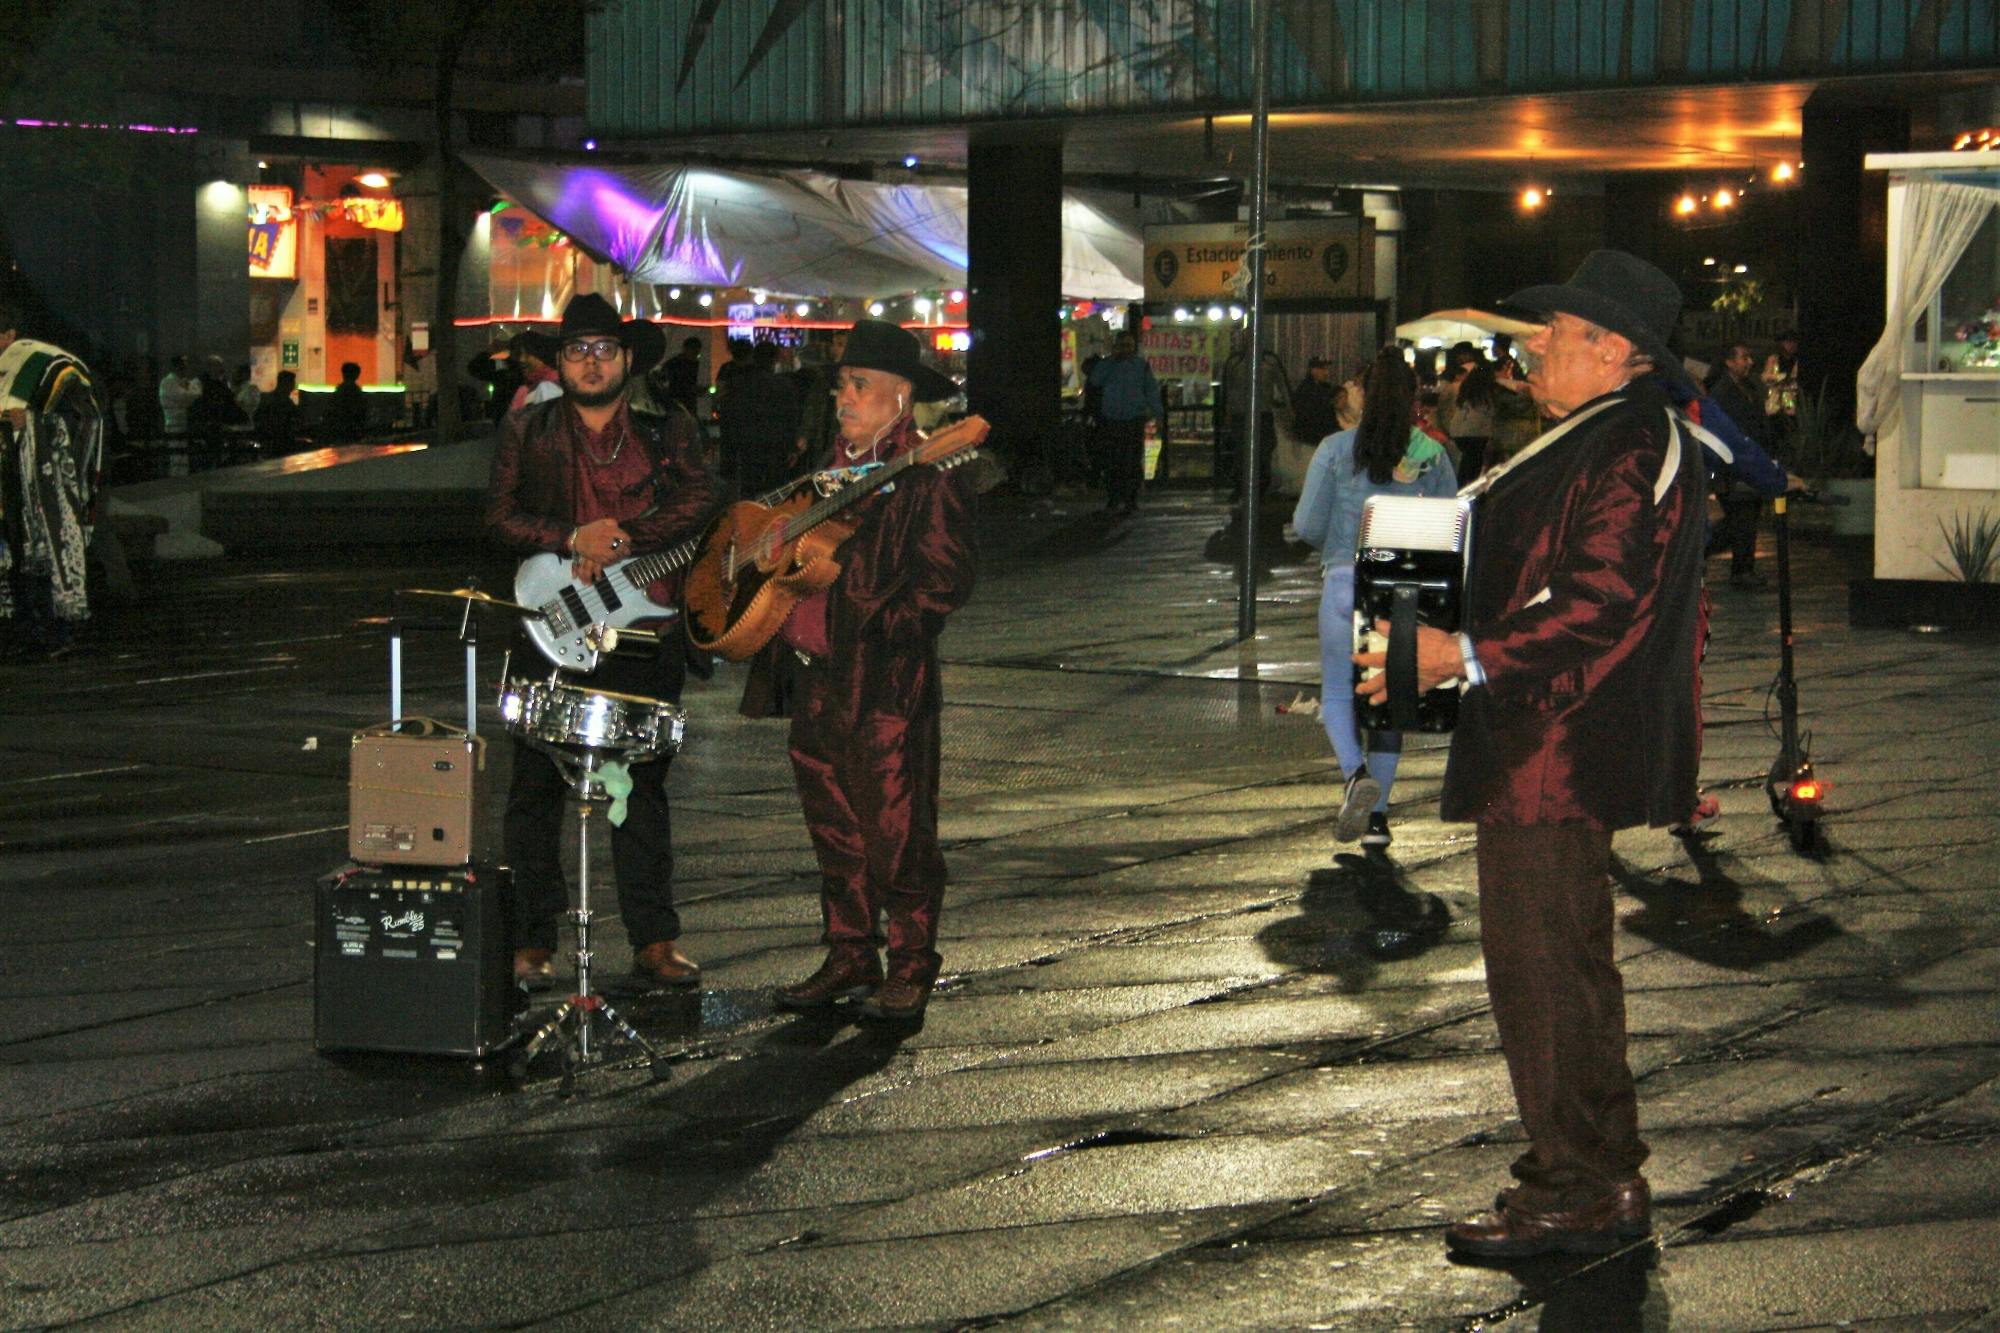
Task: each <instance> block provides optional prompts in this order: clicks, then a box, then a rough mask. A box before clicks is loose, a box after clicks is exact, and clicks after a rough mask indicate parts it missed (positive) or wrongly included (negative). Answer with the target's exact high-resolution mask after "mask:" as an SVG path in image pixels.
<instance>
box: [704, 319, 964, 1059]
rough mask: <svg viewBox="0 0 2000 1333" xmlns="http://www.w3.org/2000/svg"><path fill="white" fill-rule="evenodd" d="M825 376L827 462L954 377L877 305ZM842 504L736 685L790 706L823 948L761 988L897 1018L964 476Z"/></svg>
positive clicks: (900, 422) (911, 995)
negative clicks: (831, 541)
mask: <svg viewBox="0 0 2000 1333" xmlns="http://www.w3.org/2000/svg"><path fill="white" fill-rule="evenodd" d="M836 376H837V379H836V385H837V387H836V388H835V390H834V405H835V411H836V415H837V417H838V420H839V426H840V436H839V439H838V440H837V442H836V443H835V446H834V453H835V455H836V457H835V459H834V465H835V466H836V467H841V468H862V467H866V466H868V465H869V464H874V463H887V462H890V461H892V460H894V459H896V458H897V457H899V456H900V455H902V454H904V453H906V452H907V451H909V450H910V449H912V448H914V447H915V446H916V445H917V444H918V443H919V442H920V441H921V439H922V437H921V436H920V435H919V434H918V433H917V429H916V425H915V423H914V422H913V421H912V420H911V419H910V410H911V408H912V407H914V406H915V405H916V404H917V403H920V402H937V401H940V400H942V399H945V398H949V397H952V396H954V395H955V394H956V393H957V392H958V386H957V385H956V384H955V383H954V382H953V381H952V380H951V378H950V377H949V376H947V375H944V374H942V373H940V372H938V371H936V370H934V369H932V368H931V367H930V366H927V365H925V364H924V361H923V354H922V348H921V347H920V346H919V344H918V342H917V340H916V338H915V337H914V336H913V335H912V334H910V333H909V332H907V331H906V330H904V329H901V328H899V327H897V326H896V325H894V324H889V323H885V322H883V321H880V320H872V319H865V320H862V321H861V322H860V323H858V324H856V325H855V326H854V328H853V330H852V331H851V332H850V333H849V334H848V336H847V345H846V347H845V348H844V349H843V350H842V352H841V355H840V358H839V360H838V362H837V363H836ZM847 512H848V514H849V515H851V516H852V518H853V520H854V522H855V531H854V535H853V536H851V537H849V538H847V540H846V541H844V542H843V543H842V544H841V546H840V548H839V551H838V553H837V558H838V560H839V562H840V566H841V572H840V576H839V577H838V578H837V579H836V580H835V581H834V583H833V585H832V586H831V587H830V588H828V589H827V590H826V591H824V592H822V593H820V594H818V595H817V596H814V597H810V598H807V599H806V600H803V601H801V602H800V603H799V604H798V605H797V606H796V607H794V608H793V610H792V612H791V614H790V615H789V616H788V617H787V618H786V620H785V622H784V624H783V626H782V628H781V629H780V630H779V632H778V634H777V635H776V636H774V637H773V638H772V640H771V642H770V643H769V644H767V645H766V646H765V648H764V649H763V651H762V652H760V653H759V654H758V655H757V656H756V658H754V659H753V661H752V666H751V672H750V680H749V684H748V686H747V687H746V689H745V690H744V696H743V711H744V712H745V713H747V714H749V715H750V716H752V717H767V716H779V715H784V716H789V717H790V718H791V756H792V772H793V776H794V777H795V778H796V780H797V783H798V789H799V803H800V805H801V807H802V808H803V810H804V812H805V817H806V826H807V828H808V830H809V831H810V833H811V835H812V841H813V851H814V855H815V857H816V859H817V860H818V863H819V871H820V911H821V917H822V920H823V923H824V931H823V933H822V936H821V939H822V942H823V943H824V944H825V945H826V947H827V952H826V957H825V959H824V961H823V962H822V963H821V964H820V967H819V969H818V970H817V971H815V972H814V973H813V974H812V975H811V976H810V977H808V978H806V979H805V980H804V981H801V982H798V983H797V984H795V985H790V986H784V987H781V988H779V990H778V993H777V997H776V999H777V1003H778V1004H779V1005H780V1006H781V1007H784V1008H788V1009H821V1008H827V1007H831V1006H832V1005H834V1004H836V1003H837V1002H839V1001H841V1000H844V999H853V1000H860V1001H862V1007H861V1016H862V1017H863V1018H866V1019H874V1020H888V1021H893V1022H906V1023H907V1022H914V1021H916V1020H920V1019H921V1018H922V1017H923V1013H924V1007H925V1005H926V1004H927V1003H928V1002H929V999H930V993H931V987H932V985H933V984H934V983H935V982H936V980H937V975H938V968H939V965H940V962H941V960H940V958H939V956H938V953H937V948H936V945H937V930H938V912H939V909H940V907H941V905H942V902H943V898H944V885H945V865H944V856H943V854H942V853H941V852H940V851H939V849H938V836H937V816H938V762H939V751H940V744H939V716H940V713H941V712H942V709H943V698H942V694H941V691H940V688H939V669H938V654H937V636H938V634H939V633H940V632H941V631H942V630H943V628H944V621H945V617H946V616H948V615H949V614H950V613H951V612H952V611H954V610H956V609H957V608H958V607H960V606H961V605H963V604H964V603H965V600H966V598H967V597H969V596H970V595H971V593H972V580H973V564H974V552H973V531H972V527H973V512H972V490H971V488H970V486H968V485H967V484H966V482H965V480H964V477H963V474H962V473H960V472H944V471H938V470H936V469H933V468H929V467H913V468H910V469H909V470H908V471H906V472H904V473H903V474H901V475H900V476H899V477H898V478H897V479H896V482H895V484H894V486H893V487H892V488H890V489H888V490H885V491H881V492H878V493H876V494H875V495H873V496H871V497H869V498H868V499H866V500H863V501H861V502H860V504H859V505H857V506H856V507H855V508H854V509H852V510H849V511H847ZM885 925H886V931H885V929H884V927H885ZM885 953H886V967H885V965H884V963H885V957H884V955H885Z"/></svg>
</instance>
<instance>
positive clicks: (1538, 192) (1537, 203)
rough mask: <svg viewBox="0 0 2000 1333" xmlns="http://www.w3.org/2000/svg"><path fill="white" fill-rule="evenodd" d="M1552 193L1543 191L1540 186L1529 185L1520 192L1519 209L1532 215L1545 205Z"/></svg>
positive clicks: (1552, 191)
mask: <svg viewBox="0 0 2000 1333" xmlns="http://www.w3.org/2000/svg"><path fill="white" fill-rule="evenodd" d="M1554 193H1555V191H1554V190H1545V189H1542V188H1541V187H1540V186H1536V185H1530V186H1528V187H1527V188H1526V189H1524V190H1522V191H1521V207H1522V208H1524V209H1526V210H1527V211H1528V212H1530V213H1532V212H1534V211H1535V210H1536V209H1538V208H1540V207H1541V206H1542V205H1543V204H1545V203H1547V202H1548V199H1549V196H1550V195H1552V194H1554Z"/></svg>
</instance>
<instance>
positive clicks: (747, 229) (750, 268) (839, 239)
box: [466, 154, 1144, 301]
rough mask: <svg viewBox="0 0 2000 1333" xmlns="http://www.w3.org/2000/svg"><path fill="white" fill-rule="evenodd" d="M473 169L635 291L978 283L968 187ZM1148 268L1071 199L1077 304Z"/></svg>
mask: <svg viewBox="0 0 2000 1333" xmlns="http://www.w3.org/2000/svg"><path fill="white" fill-rule="evenodd" d="M466 161H467V162H468V163H469V164H470V165H471V166H472V167H473V168H474V169H475V170H476V171H478V172H479V174H480V175H482V176H484V177H485V178H486V180H487V181H488V182H489V183H490V184H491V185H492V186H493V188H494V189H496V190H498V191H499V192H500V193H501V194H503V195H505V196H506V197H507V198H509V199H511V200H512V201H513V202H515V203H516V204H519V205H520V206H521V207H523V208H525V209H527V210H528V211H529V212H531V213H534V214H535V215H536V216H538V217H540V218H542V219H544V220H545V221H547V222H548V223H549V225H551V226H553V227H556V228H558V229H559V230H561V231H562V232H563V233H565V234H566V235H568V236H569V237H570V238H571V239H572V240H573V241H574V242H575V243H576V244H577V245H579V246H581V247H583V249H584V250H585V251H586V252H587V253H589V254H592V255H594V256H598V257H601V258H602V259H604V260H607V261H609V262H610V263H612V264H615V265H616V266H617V267H618V268H619V269H620V270H621V271H622V272H624V273H625V274H626V275H627V276H629V277H630V278H631V279H632V280H633V281H635V282H647V283H654V284H659V285H668V284H675V285H682V286H710V287H754V288H758V289H760V290H763V291H768V292H771V293H773V294H778V295H784V296H805V297H829V296H891V295H896V294H899V293H903V292H910V291H923V290H927V289H937V288H946V287H963V286H964V285H965V281H966V278H965V265H966V189H965V187H964V186H962V185H917V184H909V185H886V184H881V183H878V182H873V181H850V180H841V179H839V178H838V177H835V176H829V175H825V174H822V173H819V172H806V171H791V172H778V173H770V174H764V173H756V172H747V171H725V170H720V169H717V168H712V167H689V166H680V167H667V166H659V167H654V166H614V165H610V164H600V163H596V162H586V163H552V162H539V161H530V160H525V159H519V158H508V157H497V156H491V155H480V154H469V155H467V157H466ZM1143 259H1144V243H1143V241H1142V239H1141V237H1140V234H1139V232H1138V230H1137V229H1136V228H1135V227H1129V226H1126V225H1125V224H1123V223H1120V222H1119V221H1117V220H1116V219H1114V218H1112V217H1111V216H1109V215H1108V214H1106V213H1105V212H1103V211H1102V210H1101V209H1099V208H1097V207H1095V206H1093V205H1092V204H1090V203H1088V202H1086V201H1085V200H1083V199H1081V198H1078V197H1076V196H1065V198H1064V201H1063V272H1062V292H1063V294H1064V295H1066V296H1074V297H1081V298H1087V299H1091V300H1099V301H1136V300H1138V299H1140V296H1141V295H1142V293H1143V290H1144V289H1143V284H1142V282H1141V278H1140V274H1141V271H1142V270H1141V265H1142V263H1143Z"/></svg>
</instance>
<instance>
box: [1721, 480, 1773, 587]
mask: <svg viewBox="0 0 2000 1333" xmlns="http://www.w3.org/2000/svg"><path fill="white" fill-rule="evenodd" d="M1763 512H1764V497H1763V496H1761V495H1759V494H1757V492H1755V491H1752V490H1747V489H1745V488H1743V487H1740V486H1732V487H1730V488H1729V489H1728V490H1726V491H1724V492H1723V493H1722V522H1720V523H1718V524H1717V525H1716V529H1715V536H1714V537H1713V538H1712V539H1711V541H1710V546H1711V548H1712V549H1716V550H1720V549H1721V548H1723V547H1727V548H1729V576H1730V577H1731V578H1747V577H1748V576H1749V575H1751V574H1752V573H1755V572H1756V568H1757V523H1758V520H1759V519H1760V518H1761V517H1762V516H1763Z"/></svg>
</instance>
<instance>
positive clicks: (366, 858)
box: [347, 718, 485, 866]
mask: <svg viewBox="0 0 2000 1333" xmlns="http://www.w3.org/2000/svg"><path fill="white" fill-rule="evenodd" d="M401 726H402V728H403V729H402V730H391V729H390V728H389V727H377V728H372V729H370V730H368V731H364V732H361V733H360V734H359V735H357V736H355V738H354V748H353V751H352V754H351V757H350V763H349V767H348V782H347V854H348V855H349V856H351V857H353V858H354V859H355V860H356V861H359V862H361V863H362V864H364V865H383V864H394V865H422V866H462V865H465V864H466V863H467V862H469V861H471V860H472V820H473V811H474V810H475V809H476V808H477V805H478V790H479V781H478V778H479V772H480V769H481V768H483V767H484V762H483V761H484V759H485V753H484V747H485V742H483V741H481V740H479V739H478V738H477V737H474V736H467V735H465V734H464V733H463V732H459V731H456V730H454V729H452V728H450V727H447V726H445V725H443V724H442V723H437V722H432V721H431V720H430V719H428V718H405V719H404V720H403V722H402V723H401ZM413 727H415V728H418V730H412V728H413Z"/></svg>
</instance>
